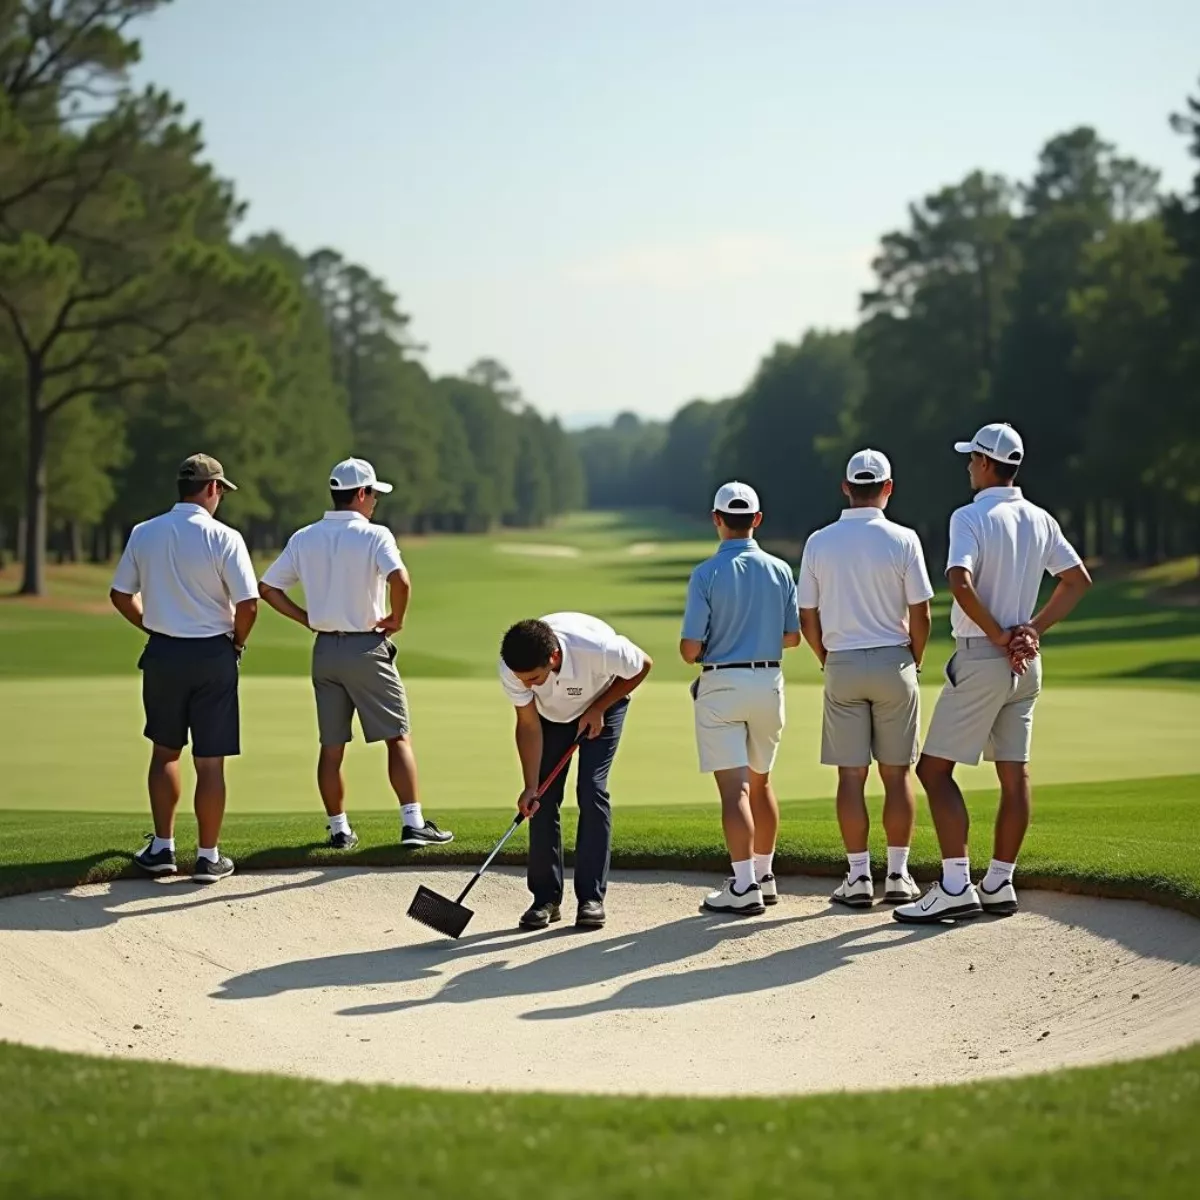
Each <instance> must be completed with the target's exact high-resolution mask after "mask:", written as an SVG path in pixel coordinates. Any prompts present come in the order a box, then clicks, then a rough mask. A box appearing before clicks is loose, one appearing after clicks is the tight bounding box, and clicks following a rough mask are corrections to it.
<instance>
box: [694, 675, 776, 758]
mask: <svg viewBox="0 0 1200 1200" xmlns="http://www.w3.org/2000/svg"><path fill="white" fill-rule="evenodd" d="M691 690H692V698H693V699H694V700H695V710H696V747H697V749H698V750H699V752H700V770H701V771H702V772H703V773H704V774H706V775H709V774H711V773H712V772H713V771H730V770H734V769H736V768H738V767H743V768H744V767H749V768H750V770H751V771H754V772H756V773H757V774H759V775H766V774H768V773H769V772H770V770H771V767H772V766H773V765H774V763H775V755H776V753H777V752H778V750H779V741H780V738H781V737H782V736H783V723H784V702H783V672H782V671H781V670H779V668H777V667H776V668H766V667H760V668H758V669H753V668H748V667H747V668H737V669H734V670H729V671H705V672H704V673H703V674H702V675H701V676H700V678H699V679H697V680H696V681H695V682H694V683H693V684H692V689H691Z"/></svg>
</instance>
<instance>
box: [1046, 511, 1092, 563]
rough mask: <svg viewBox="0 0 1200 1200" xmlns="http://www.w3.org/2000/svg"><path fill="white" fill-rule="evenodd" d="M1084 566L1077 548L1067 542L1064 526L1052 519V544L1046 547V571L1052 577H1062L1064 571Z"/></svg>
mask: <svg viewBox="0 0 1200 1200" xmlns="http://www.w3.org/2000/svg"><path fill="white" fill-rule="evenodd" d="M1082 564H1083V559H1082V558H1080V557H1079V553H1078V551H1076V549H1075V547H1074V546H1072V545H1071V543H1070V542H1068V541H1067V539H1066V536H1065V535H1064V533H1063V531H1062V526H1061V525H1059V523H1058V522H1057V521H1056V520H1055V519H1054V518H1053V517H1051V518H1050V544H1049V545H1048V546H1047V547H1046V570H1047V571H1049V572H1050V574H1051V575H1061V574H1062V573H1063V572H1064V571H1069V570H1070V569H1071V568H1072V567H1078V566H1081V565H1082Z"/></svg>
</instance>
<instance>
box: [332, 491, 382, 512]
mask: <svg viewBox="0 0 1200 1200" xmlns="http://www.w3.org/2000/svg"><path fill="white" fill-rule="evenodd" d="M359 492H366V493H367V495H368V496H370V495H372V494H373V492H374V488H369V487H364V488H330V489H329V498H330V499H331V500H332V501H333V507H334V508H349V507H350V505H351V504H353V503H354V497H355V496H357V495H358V493H359Z"/></svg>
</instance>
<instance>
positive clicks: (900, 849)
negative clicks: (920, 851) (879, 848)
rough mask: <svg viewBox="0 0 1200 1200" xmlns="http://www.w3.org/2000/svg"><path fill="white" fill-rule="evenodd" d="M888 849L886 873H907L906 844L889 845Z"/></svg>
mask: <svg viewBox="0 0 1200 1200" xmlns="http://www.w3.org/2000/svg"><path fill="white" fill-rule="evenodd" d="M887 850H888V874H889V875H907V874H908V847H907V846H889V847H888V848H887Z"/></svg>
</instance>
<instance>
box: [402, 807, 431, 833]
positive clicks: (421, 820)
mask: <svg viewBox="0 0 1200 1200" xmlns="http://www.w3.org/2000/svg"><path fill="white" fill-rule="evenodd" d="M400 821H401V824H404V825H408V826H410V827H411V828H412V829H424V828H425V817H424V816H423V815H422V813H421V806H420V805H419V804H402V805H401V806H400Z"/></svg>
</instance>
